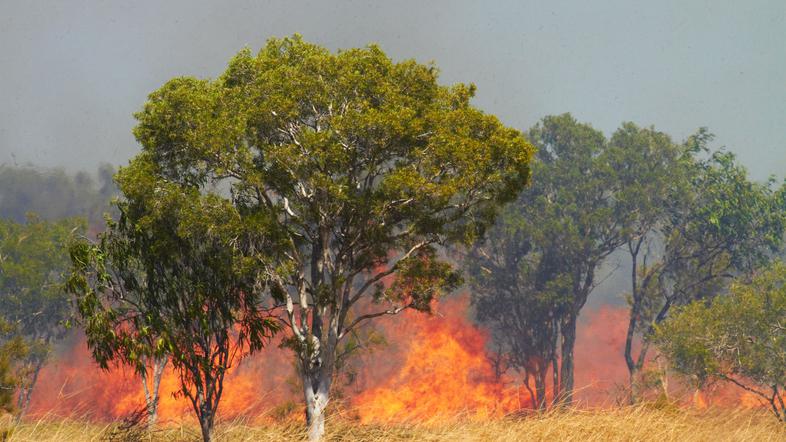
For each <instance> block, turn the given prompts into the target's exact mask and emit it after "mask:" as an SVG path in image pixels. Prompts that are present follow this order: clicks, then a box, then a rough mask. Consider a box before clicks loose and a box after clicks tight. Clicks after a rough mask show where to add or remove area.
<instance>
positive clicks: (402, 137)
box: [135, 36, 532, 440]
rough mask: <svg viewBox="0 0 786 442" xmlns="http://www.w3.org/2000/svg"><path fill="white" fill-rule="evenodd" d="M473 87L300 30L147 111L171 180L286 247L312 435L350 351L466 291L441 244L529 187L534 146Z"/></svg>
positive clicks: (177, 82)
mask: <svg viewBox="0 0 786 442" xmlns="http://www.w3.org/2000/svg"><path fill="white" fill-rule="evenodd" d="M474 91H475V87H474V86H471V85H463V84H459V85H455V86H452V87H445V86H440V85H439V84H438V83H437V70H436V69H435V68H434V67H433V66H424V65H421V64H418V63H416V62H414V61H403V62H399V63H394V62H393V61H391V60H390V59H389V58H388V57H387V56H386V55H385V54H384V53H383V52H382V51H381V50H380V49H379V48H378V47H376V46H373V45H372V46H369V47H367V48H364V49H351V50H346V51H340V52H338V53H331V52H329V51H328V50H326V49H324V48H322V47H319V46H316V45H313V44H309V43H306V42H304V41H303V40H302V39H301V38H300V37H298V36H295V37H293V38H285V39H280V40H279V39H272V40H270V41H269V42H268V44H267V45H266V46H265V47H264V48H263V49H262V50H261V51H260V52H259V53H258V55H256V56H254V55H252V54H251V52H250V51H248V50H244V51H241V52H240V53H239V54H237V56H235V57H234V58H233V59H232V61H231V62H230V64H229V67H228V69H227V70H226V72H225V73H224V74H223V75H222V76H221V77H219V78H218V79H216V80H196V79H193V78H176V79H174V80H171V81H169V82H168V83H167V84H166V85H164V86H163V87H162V88H161V89H159V90H157V91H156V92H154V93H153V94H151V95H150V97H149V101H148V102H147V104H146V105H145V108H144V110H143V111H142V112H140V113H139V114H137V118H138V120H139V125H138V126H137V128H136V130H135V133H136V136H137V139H138V140H139V141H140V142H141V144H142V146H143V148H144V151H145V155H147V156H149V158H150V159H151V160H152V161H153V162H154V163H155V164H156V167H157V168H158V173H159V174H160V176H161V177H162V179H166V180H170V181H172V182H177V183H183V184H186V183H196V184H197V185H200V186H218V187H221V188H224V189H228V190H229V194H230V196H229V197H228V198H227V201H228V202H231V204H232V205H233V206H234V207H235V208H236V210H237V212H238V213H240V214H241V216H243V217H246V218H254V217H263V218H265V219H270V220H271V225H272V229H273V230H274V231H275V232H276V233H275V234H276V235H280V237H282V238H284V239H285V241H284V243H285V244H284V245H283V246H282V247H280V248H279V249H278V250H276V251H275V252H276V253H271V251H265V253H266V255H267V256H275V260H276V262H277V263H278V265H277V266H275V267H269V268H268V276H269V279H270V283H271V285H270V287H271V290H270V292H271V295H272V296H273V298H274V299H276V300H277V302H279V303H280V304H281V305H282V307H283V309H284V311H285V313H284V316H285V317H286V322H287V328H288V329H289V331H290V333H291V340H290V341H289V343H290V346H291V348H292V349H293V350H294V352H295V354H296V357H297V361H298V369H299V373H300V376H301V379H302V385H303V390H304V391H303V394H304V399H305V403H306V411H307V413H306V415H307V424H308V427H309V435H310V438H311V439H312V440H316V439H320V438H321V437H322V435H323V433H324V418H325V409H326V407H327V406H328V404H329V402H330V390H331V384H332V382H333V379H334V375H335V373H336V357H337V351H338V350H339V348H340V344H341V342H342V341H343V340H344V339H345V338H346V337H347V336H348V335H349V334H350V333H351V332H352V331H353V330H354V329H355V328H356V327H358V326H360V325H361V324H363V323H364V322H365V321H367V320H370V319H373V318H376V317H379V316H383V315H392V314H396V313H399V312H401V311H403V310H404V309H409V308H412V309H417V310H421V311H428V310H429V306H430V303H431V301H432V300H433V299H434V298H435V297H436V296H438V295H439V293H443V292H447V291H450V290H452V289H453V288H455V287H456V286H457V285H458V283H459V282H460V278H459V277H458V275H457V273H456V272H455V271H454V269H453V267H452V266H451V265H450V264H449V263H447V262H445V261H444V260H442V259H440V254H439V253H438V249H437V246H439V245H445V244H453V243H459V242H468V241H471V240H472V239H473V238H475V237H476V236H477V235H478V234H480V233H482V231H483V229H484V227H485V226H487V225H488V224H489V223H490V222H491V221H492V220H493V219H494V216H495V214H496V212H497V209H498V207H499V206H500V205H501V204H502V203H504V202H506V201H509V200H511V199H512V198H514V197H515V195H516V194H517V193H518V192H519V191H520V190H521V188H522V187H523V186H524V185H525V183H526V182H527V178H528V176H529V169H528V164H529V158H530V155H531V152H532V148H531V146H530V145H529V144H528V143H527V142H526V141H525V139H524V138H523V137H522V136H521V134H520V133H519V132H517V131H515V130H513V129H509V128H507V127H505V126H503V125H502V124H501V123H500V122H499V121H498V120H497V119H496V118H495V117H494V116H492V115H487V114H484V113H483V112H481V111H479V110H478V109H476V108H474V107H472V106H471V105H470V99H471V98H472V96H473V95H474ZM262 233H264V234H270V232H262ZM359 306H362V307H363V308H362V310H359V309H358V307H359ZM457 375H460V374H458V373H457Z"/></svg>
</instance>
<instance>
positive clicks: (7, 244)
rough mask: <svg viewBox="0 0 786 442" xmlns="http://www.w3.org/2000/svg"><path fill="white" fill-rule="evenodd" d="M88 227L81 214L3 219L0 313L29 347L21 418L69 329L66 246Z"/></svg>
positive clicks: (22, 377)
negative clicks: (51, 218)
mask: <svg viewBox="0 0 786 442" xmlns="http://www.w3.org/2000/svg"><path fill="white" fill-rule="evenodd" d="M84 230H85V223H84V221H82V220H78V219H65V220H61V221H57V222H48V221H42V220H40V219H38V218H37V217H36V216H35V215H32V214H31V215H28V219H27V222H26V223H23V224H19V223H15V222H13V221H2V220H0V316H1V317H2V319H3V320H4V322H5V323H6V324H8V326H9V327H11V330H12V331H13V333H14V334H17V335H18V336H20V337H21V338H22V339H24V341H25V346H26V348H27V351H26V352H25V357H24V362H23V364H22V365H23V366H22V367H21V368H20V378H19V388H18V397H17V403H16V410H17V412H18V417H17V418H21V416H22V415H23V414H24V412H25V411H26V410H27V407H28V405H29V404H30V396H31V395H32V392H33V388H34V387H35V384H36V381H37V380H38V374H39V372H40V371H41V368H42V367H43V366H44V364H45V363H46V361H47V358H48V357H49V353H50V350H51V344H52V342H53V341H54V340H56V339H58V338H61V337H62V336H63V335H64V333H65V322H66V321H67V320H68V319H69V318H70V315H71V312H72V310H71V306H70V303H69V296H68V294H67V293H66V291H65V289H64V288H63V273H64V272H65V271H66V270H67V269H68V253H67V252H66V246H67V243H68V240H69V238H70V237H71V235H73V234H79V233H83V232H84ZM11 339H13V337H12V338H11Z"/></svg>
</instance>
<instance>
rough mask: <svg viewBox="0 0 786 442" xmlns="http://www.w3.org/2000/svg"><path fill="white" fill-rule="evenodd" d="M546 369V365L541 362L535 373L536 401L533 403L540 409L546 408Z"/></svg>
mask: <svg viewBox="0 0 786 442" xmlns="http://www.w3.org/2000/svg"><path fill="white" fill-rule="evenodd" d="M539 365H540V364H539ZM547 369H548V365H547V364H542V367H541V366H539V367H538V371H537V373H535V398H536V400H537V403H536V404H534V405H535V407H536V408H537V409H538V410H540V411H543V410H545V409H546V370H547Z"/></svg>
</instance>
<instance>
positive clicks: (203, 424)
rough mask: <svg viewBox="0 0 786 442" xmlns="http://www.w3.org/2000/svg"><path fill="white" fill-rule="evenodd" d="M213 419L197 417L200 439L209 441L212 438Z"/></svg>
mask: <svg viewBox="0 0 786 442" xmlns="http://www.w3.org/2000/svg"><path fill="white" fill-rule="evenodd" d="M212 421H213V419H212V418H210V419H207V418H206V417H200V418H199V428H200V430H202V441H203V442H210V441H211V440H212V439H213V422H212Z"/></svg>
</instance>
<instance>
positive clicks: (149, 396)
mask: <svg viewBox="0 0 786 442" xmlns="http://www.w3.org/2000/svg"><path fill="white" fill-rule="evenodd" d="M167 362H169V358H167V357H163V358H160V359H159V358H156V359H154V360H153V382H152V385H150V386H148V384H147V376H146V374H145V373H143V374H142V385H143V387H144V389H145V402H147V428H148V430H153V428H154V427H155V425H156V421H157V420H158V400H159V397H160V395H159V391H158V390H159V387H160V386H161V376H162V375H163V374H164V368H165V367H166V364H167Z"/></svg>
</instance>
